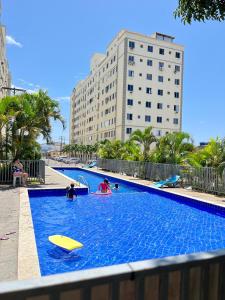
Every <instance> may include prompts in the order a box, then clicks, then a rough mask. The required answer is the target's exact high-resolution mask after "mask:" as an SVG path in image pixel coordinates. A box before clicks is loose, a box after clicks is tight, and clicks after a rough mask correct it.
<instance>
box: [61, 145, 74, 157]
mask: <svg viewBox="0 0 225 300" xmlns="http://www.w3.org/2000/svg"><path fill="white" fill-rule="evenodd" d="M62 151H63V152H65V153H67V154H69V156H71V152H72V145H65V146H64V147H63V149H62Z"/></svg>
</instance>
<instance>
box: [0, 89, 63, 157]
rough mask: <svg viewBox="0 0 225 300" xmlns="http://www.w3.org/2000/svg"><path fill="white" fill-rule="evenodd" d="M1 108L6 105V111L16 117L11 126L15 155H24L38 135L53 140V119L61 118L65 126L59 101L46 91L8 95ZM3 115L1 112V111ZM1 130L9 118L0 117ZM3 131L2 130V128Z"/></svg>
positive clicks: (12, 146)
mask: <svg viewBox="0 0 225 300" xmlns="http://www.w3.org/2000/svg"><path fill="white" fill-rule="evenodd" d="M0 103H1V108H0V110H3V106H4V105H5V111H7V112H8V114H9V116H10V117H12V116H13V117H14V122H13V124H12V126H11V127H12V128H11V135H12V138H11V145H10V148H11V152H12V156H13V157H16V156H18V157H20V158H22V157H23V153H24V151H25V150H26V147H28V148H29V145H30V144H34V141H35V140H36V139H37V137H38V136H40V135H42V136H43V138H44V139H45V140H46V141H47V143H49V142H51V129H52V128H51V120H52V119H53V120H59V121H60V122H61V123H62V125H63V128H64V127H65V124H64V120H63V118H62V116H61V115H60V110H59V103H58V102H57V101H54V100H52V99H51V98H50V97H49V96H48V95H47V93H46V92H43V91H42V90H40V91H39V92H38V93H36V94H22V95H17V96H14V97H6V98H3V99H2V100H1V102H0ZM0 115H1V112H0ZM0 119H1V120H0V130H1V129H2V128H1V126H3V123H4V124H5V123H7V124H9V123H10V122H9V120H6V119H3V118H0ZM1 131H2V130H1Z"/></svg>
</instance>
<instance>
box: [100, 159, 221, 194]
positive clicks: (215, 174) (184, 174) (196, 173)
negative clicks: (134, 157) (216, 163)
mask: <svg viewBox="0 0 225 300" xmlns="http://www.w3.org/2000/svg"><path fill="white" fill-rule="evenodd" d="M97 167H99V168H102V169H105V170H108V171H112V172H115V173H124V174H126V175H129V176H134V177H138V178H141V179H149V180H152V181H158V180H163V179H166V178H168V177H170V176H173V175H180V176H181V178H182V181H183V184H185V185H190V186H192V187H193V188H194V189H196V190H200V191H203V192H210V193H215V194H225V171H224V172H223V173H222V174H221V173H220V172H219V171H218V170H217V169H216V168H193V167H184V166H180V165H176V164H156V163H151V162H140V161H127V160H116V159H98V160H97Z"/></svg>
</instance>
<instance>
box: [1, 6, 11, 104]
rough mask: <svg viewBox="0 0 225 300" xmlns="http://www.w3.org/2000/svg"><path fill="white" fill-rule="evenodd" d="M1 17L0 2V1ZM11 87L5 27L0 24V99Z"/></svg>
mask: <svg viewBox="0 0 225 300" xmlns="http://www.w3.org/2000/svg"><path fill="white" fill-rule="evenodd" d="M0 17H1V1H0ZM4 87H6V88H10V87H11V76H10V72H9V67H8V61H7V58H6V30H5V26H3V25H1V23H0V99H1V98H3V97H5V96H6V95H8V94H9V90H7V89H4Z"/></svg>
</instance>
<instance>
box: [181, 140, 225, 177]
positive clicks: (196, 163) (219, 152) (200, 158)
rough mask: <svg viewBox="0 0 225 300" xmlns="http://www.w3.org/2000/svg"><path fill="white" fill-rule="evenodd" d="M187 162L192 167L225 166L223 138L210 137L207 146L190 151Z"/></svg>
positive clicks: (224, 141) (224, 143) (222, 167)
mask: <svg viewBox="0 0 225 300" xmlns="http://www.w3.org/2000/svg"><path fill="white" fill-rule="evenodd" d="M187 162H188V163H189V164H190V165H191V166H193V167H214V168H219V169H220V170H221V171H222V170H223V169H224V167H225V163H224V162H225V139H223V140H222V139H220V138H216V139H210V141H209V143H208V145H207V146H205V147H204V148H203V149H197V150H196V151H194V152H193V153H190V154H189V155H188V157H187Z"/></svg>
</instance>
